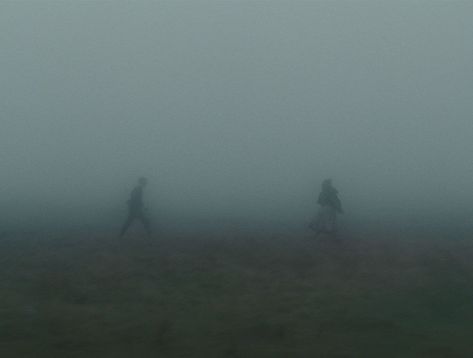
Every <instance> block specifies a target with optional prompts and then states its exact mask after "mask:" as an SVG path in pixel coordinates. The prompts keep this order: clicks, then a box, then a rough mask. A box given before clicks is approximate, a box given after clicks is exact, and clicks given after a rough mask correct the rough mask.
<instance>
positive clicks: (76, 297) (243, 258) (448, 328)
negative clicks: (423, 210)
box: [0, 233, 473, 358]
mask: <svg viewBox="0 0 473 358" xmlns="http://www.w3.org/2000/svg"><path fill="white" fill-rule="evenodd" d="M241 236H242V235H236V234H234V235H229V234H228V233H227V234H224V235H216V234H214V235H207V236H203V235H194V236H190V235H188V236H185V235H184V236H181V237H179V236H175V237H165V238H163V237H161V238H156V239H155V240H153V241H147V240H146V239H145V238H141V237H133V238H127V239H122V240H117V239H113V238H110V237H106V236H97V237H74V236H72V237H61V236H56V237H54V236H51V237H49V238H47V239H45V238H42V239H39V238H34V237H4V238H3V239H2V240H1V241H0V252H1V254H0V255H1V256H0V268H1V270H0V278H1V280H0V282H1V296H0V356H1V357H12V358H16V357H38V358H41V357H48V358H54V357H61V358H68V357H71V358H75V357H91V358H94V357H97V358H98V357H100V358H107V357H114V358H120V357H145V358H146V357H163V358H166V357H170V358H171V357H219V358H222V357H245V358H252V357H255V358H265V357H268V358H277V357H291V358H292V357H302V358H305V357H322V358H342V357H345V358H357V357H360V358H369V357H376V358H378V357H399V358H411V357H412V358H414V357H415V358H417V357H425V358H436V357H446V358H447V357H448V358H455V357H465V358H467V357H468V358H470V357H473V345H471V343H470V342H471V335H472V333H473V260H472V258H473V244H472V243H470V242H469V241H468V240H462V239H458V238H457V239H455V240H452V241H449V240H448V239H447V238H445V239H444V238H442V237H437V238H432V237H419V236H416V235H410V236H409V237H406V235H395V234H392V233H391V234H390V235H389V236H387V235H385V234H384V235H374V234H373V235H369V236H364V237H346V238H345V239H344V240H342V241H340V242H332V241H330V240H322V241H313V240H310V239H308V238H307V237H305V236H304V235H292V236H293V237H289V236H288V235H283V234H280V235H269V234H257V233H255V234H254V235H251V234H246V235H244V237H241Z"/></svg>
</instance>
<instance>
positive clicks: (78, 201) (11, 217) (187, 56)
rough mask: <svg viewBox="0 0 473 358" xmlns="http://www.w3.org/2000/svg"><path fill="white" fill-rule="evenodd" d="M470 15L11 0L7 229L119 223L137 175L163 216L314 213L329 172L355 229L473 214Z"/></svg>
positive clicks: (410, 7) (3, 193) (3, 41)
mask: <svg viewBox="0 0 473 358" xmlns="http://www.w3.org/2000/svg"><path fill="white" fill-rule="evenodd" d="M472 14H473V3H472V2H469V1H464V2H461V1H438V2H437V1H399V2H398V1H396V2H387V1H386V2H382V1H378V0H375V1H324V2H318V1H84V2H73V1H21V2H20V1H10V2H8V1H2V2H1V4H0V78H1V86H0V111H1V112H0V121H1V130H0V156H1V168H2V172H1V174H2V175H1V186H0V207H1V208H2V222H3V225H13V226H15V225H17V226H20V225H25V224H27V223H33V222H48V223H53V222H57V221H67V220H70V221H71V222H74V223H81V225H83V226H84V227H86V226H87V225H88V224H90V223H91V222H100V221H101V220H103V222H104V223H105V222H107V225H112V226H113V225H116V226H117V227H118V225H120V222H118V221H116V222H115V221H114V220H115V218H117V220H121V219H120V218H121V216H120V215H124V212H125V208H126V206H125V202H126V200H127V198H128V196H129V192H130V190H131V189H132V188H133V185H134V184H135V182H136V180H137V178H138V177H139V176H146V177H147V178H148V180H149V185H148V187H147V189H146V193H145V199H146V202H147V203H148V205H149V206H150V210H151V212H152V214H153V217H155V218H156V220H158V221H159V220H160V221H169V220H213V219H218V220H236V221H242V222H244V221H248V222H249V221H252V222H253V221H261V222H291V223H296V224H297V225H301V226H304V225H306V223H307V221H308V220H309V219H310V217H311V216H312V215H313V213H314V212H315V210H316V197H317V193H318V190H319V187H320V182H321V181H322V180H323V179H324V178H327V177H330V178H333V180H334V185H335V186H336V187H337V189H338V190H339V192H340V198H341V200H342V202H343V204H344V206H345V212H346V213H345V219H344V220H346V221H347V222H348V221H350V220H351V221H359V222H376V221H389V222H392V221H398V222H412V221H416V220H418V219H419V218H420V217H422V218H423V219H422V220H424V218H428V220H431V222H432V223H435V222H438V220H446V221H448V222H455V221H456V222H458V223H467V222H469V214H470V212H471V209H470V208H471V202H472V200H473V191H472V190H471V187H472V178H473V162H472V159H471V158H472V153H473V140H472V138H473V119H472V109H473V71H472V58H473V42H472V41H471V39H472V37H473V22H472V21H471V15H472ZM107 220H110V222H109V221H107ZM110 223H111V224H110ZM112 226H111V227H112Z"/></svg>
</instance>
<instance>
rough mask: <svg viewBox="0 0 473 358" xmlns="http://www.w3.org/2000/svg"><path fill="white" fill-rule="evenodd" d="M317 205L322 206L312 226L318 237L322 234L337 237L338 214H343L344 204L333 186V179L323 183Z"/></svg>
mask: <svg viewBox="0 0 473 358" xmlns="http://www.w3.org/2000/svg"><path fill="white" fill-rule="evenodd" d="M317 203H318V204H319V205H320V209H319V212H318V214H317V217H316V219H315V220H314V222H313V223H312V224H311V225H310V227H311V229H313V230H314V231H315V233H316V235H319V234H321V233H325V234H332V235H335V234H336V233H337V213H340V214H342V213H343V209H342V203H341V202H340V199H339V198H338V191H337V189H335V188H334V187H333V185H332V179H325V180H324V181H323V182H322V190H321V191H320V194H319V198H318V200H317Z"/></svg>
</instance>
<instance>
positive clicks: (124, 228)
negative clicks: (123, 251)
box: [120, 214, 135, 237]
mask: <svg viewBox="0 0 473 358" xmlns="http://www.w3.org/2000/svg"><path fill="white" fill-rule="evenodd" d="M133 220H135V216H134V215H132V214H129V215H128V217H127V219H126V221H125V223H124V224H123V226H122V229H121V231H120V237H121V236H123V235H125V232H126V231H127V230H128V228H129V227H130V225H131V223H132V222H133Z"/></svg>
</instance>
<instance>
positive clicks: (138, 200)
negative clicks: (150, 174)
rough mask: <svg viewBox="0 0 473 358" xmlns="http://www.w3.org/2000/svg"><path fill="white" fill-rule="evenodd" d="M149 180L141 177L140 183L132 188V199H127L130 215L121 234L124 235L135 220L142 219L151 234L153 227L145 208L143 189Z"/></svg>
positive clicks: (147, 231)
mask: <svg viewBox="0 0 473 358" xmlns="http://www.w3.org/2000/svg"><path fill="white" fill-rule="evenodd" d="M147 182H148V181H147V180H146V178H139V179H138V184H137V185H136V187H135V188H134V189H133V190H132V192H131V195H130V199H128V201H127V204H128V217H127V219H126V221H125V223H124V224H123V227H122V230H121V232H120V236H123V235H124V234H125V232H126V231H127V230H128V228H129V227H130V225H131V224H132V223H133V221H135V220H139V221H141V223H142V224H143V226H144V228H145V230H146V233H147V234H148V235H150V234H151V227H150V224H149V220H148V218H147V217H146V213H145V208H144V205H143V190H144V188H145V187H146V184H147Z"/></svg>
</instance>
